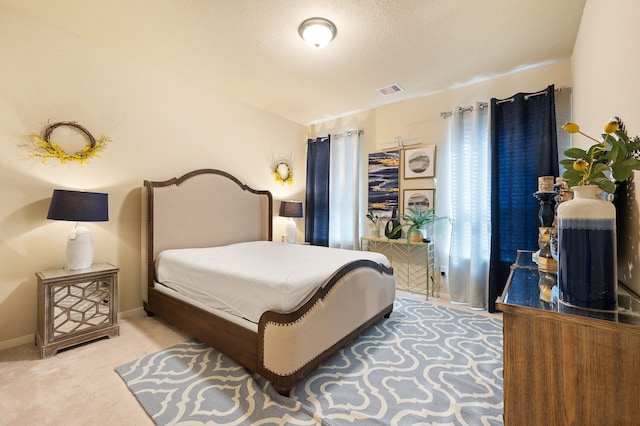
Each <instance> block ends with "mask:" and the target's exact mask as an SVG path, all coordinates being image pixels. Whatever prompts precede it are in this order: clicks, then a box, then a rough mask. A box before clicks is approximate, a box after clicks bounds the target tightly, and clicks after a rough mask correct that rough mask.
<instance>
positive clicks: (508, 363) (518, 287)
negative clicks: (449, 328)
mask: <svg viewBox="0 0 640 426" xmlns="http://www.w3.org/2000/svg"><path fill="white" fill-rule="evenodd" d="M531 255H532V252H527V251H520V252H518V257H517V260H516V263H515V264H514V265H513V266H512V267H511V274H510V276H509V280H508V282H507V285H506V287H505V290H504V292H503V294H502V296H501V297H499V298H498V299H497V301H496V306H497V307H498V309H500V310H501V311H502V312H503V319H504V410H505V413H504V423H505V425H517V426H521V425H562V426H568V425H638V424H640V315H639V313H638V312H634V311H635V310H638V308H639V307H640V302H639V301H638V300H637V299H636V298H635V297H633V296H631V295H626V294H625V295H621V297H620V300H621V303H620V306H619V308H618V311H616V312H593V311H586V310H583V309H577V308H569V307H567V306H565V305H563V304H561V303H558V301H557V297H555V295H556V294H557V292H556V291H555V290H556V289H553V290H554V291H552V292H551V299H549V298H547V297H543V298H545V299H547V300H550V301H549V302H545V301H543V300H541V298H540V296H541V293H540V287H539V282H541V281H543V282H542V283H543V284H549V279H550V277H549V276H548V275H546V274H543V273H540V272H539V271H538V268H537V265H536V264H535V263H533V262H532V260H531ZM552 278H553V279H555V275H553V276H552ZM620 292H621V293H622V290H621V291H620ZM546 295H548V293H546V294H545V296H546Z"/></svg>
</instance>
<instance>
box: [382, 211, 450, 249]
mask: <svg viewBox="0 0 640 426" xmlns="http://www.w3.org/2000/svg"><path fill="white" fill-rule="evenodd" d="M407 210H408V211H407V212H405V213H404V214H403V215H402V216H401V218H402V220H403V221H404V223H403V224H402V225H399V226H397V227H396V228H395V229H394V231H399V230H400V229H402V227H405V226H407V225H408V226H409V228H408V229H407V240H408V241H411V242H419V241H422V240H424V239H426V237H427V236H426V235H425V234H426V229H425V226H426V225H428V224H430V223H434V222H437V221H439V220H443V219H449V218H448V217H446V216H436V213H435V209H434V208H429V209H426V210H424V209H422V208H421V207H409V208H408V209H407Z"/></svg>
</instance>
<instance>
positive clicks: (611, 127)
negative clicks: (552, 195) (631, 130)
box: [560, 117, 640, 194]
mask: <svg viewBox="0 0 640 426" xmlns="http://www.w3.org/2000/svg"><path fill="white" fill-rule="evenodd" d="M562 128H563V129H564V130H565V131H566V132H568V133H580V134H581V135H583V136H586V137H587V138H589V139H591V140H593V141H595V142H596V143H595V144H594V145H592V146H591V147H590V148H589V149H588V150H587V151H585V150H583V149H580V148H569V149H568V150H566V151H565V152H564V155H565V156H566V157H567V158H566V159H564V160H562V161H560V164H562V165H563V166H564V168H565V169H566V170H565V172H564V174H563V175H562V176H563V177H564V178H565V179H567V180H568V184H569V187H574V186H580V185H597V186H598V187H600V189H602V190H603V191H606V192H608V193H609V194H613V193H614V192H615V191H616V185H615V183H614V182H623V181H625V180H627V179H628V178H629V177H630V176H631V173H632V172H633V170H640V160H638V159H635V158H632V157H631V156H630V153H632V152H634V151H638V150H639V149H640V139H639V138H638V137H637V136H636V137H634V138H633V139H629V137H628V136H627V133H626V132H625V131H624V129H621V128H620V121H619V119H618V118H617V117H616V118H612V119H610V120H609V121H608V122H607V123H606V124H605V125H604V126H603V130H604V133H603V134H602V140H601V141H599V140H597V139H595V138H593V137H591V136H589V135H587V134H585V133H582V132H581V131H580V126H578V125H577V124H576V123H566V124H565V125H564V126H562Z"/></svg>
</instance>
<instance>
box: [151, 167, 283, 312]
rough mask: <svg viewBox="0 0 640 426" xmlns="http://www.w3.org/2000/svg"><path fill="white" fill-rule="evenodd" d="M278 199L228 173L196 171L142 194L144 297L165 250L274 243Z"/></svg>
mask: <svg viewBox="0 0 640 426" xmlns="http://www.w3.org/2000/svg"><path fill="white" fill-rule="evenodd" d="M272 215H273V198H272V196H271V193H270V192H269V191H258V190H255V189H252V188H250V187H248V186H247V185H245V184H243V183H242V182H240V181H239V180H238V179H237V178H235V177H234V176H232V175H230V174H229V173H226V172H223V171H221V170H215V169H203V170H195V171H193V172H190V173H187V174H185V175H184V176H181V177H179V178H172V179H169V180H166V181H162V182H152V181H147V180H145V181H144V188H143V190H142V251H143V253H142V263H143V265H142V275H143V276H142V297H143V300H144V301H147V288H148V286H150V285H153V275H154V274H153V272H154V260H155V258H156V256H157V255H158V253H160V252H161V251H162V250H166V249H171V248H187V247H212V246H220V245H226V244H231V243H237V242H245V241H259V240H266V241H271V239H272V232H273V230H272Z"/></svg>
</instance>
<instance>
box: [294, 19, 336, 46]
mask: <svg viewBox="0 0 640 426" xmlns="http://www.w3.org/2000/svg"><path fill="white" fill-rule="evenodd" d="M298 34H300V37H302V39H303V40H304V41H305V42H307V44H308V45H309V46H311V47H313V48H316V49H322V48H323V47H325V46H326V45H327V44H329V42H330V41H331V40H333V39H334V38H335V37H336V34H338V29H337V28H336V26H335V24H334V23H333V22H331V21H329V20H328V19H324V18H309V19H307V20H305V21H303V22H302V24H300V26H299V27H298Z"/></svg>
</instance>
